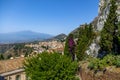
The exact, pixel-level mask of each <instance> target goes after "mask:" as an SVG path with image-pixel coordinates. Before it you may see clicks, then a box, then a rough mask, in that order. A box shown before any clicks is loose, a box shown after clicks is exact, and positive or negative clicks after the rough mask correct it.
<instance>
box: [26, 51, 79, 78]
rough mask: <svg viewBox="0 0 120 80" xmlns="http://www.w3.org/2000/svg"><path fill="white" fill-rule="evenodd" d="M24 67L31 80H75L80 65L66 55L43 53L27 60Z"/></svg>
mask: <svg viewBox="0 0 120 80" xmlns="http://www.w3.org/2000/svg"><path fill="white" fill-rule="evenodd" d="M24 66H25V72H26V74H27V76H28V77H29V78H30V80H75V79H76V78H75V73H76V69H77V66H78V65H77V62H75V61H74V62H73V61H72V60H71V59H70V58H69V57H67V56H65V55H60V54H58V53H49V54H48V53H47V52H43V53H42V54H38V55H36V56H34V57H29V58H27V59H26V60H25V63H24Z"/></svg>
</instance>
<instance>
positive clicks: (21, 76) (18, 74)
mask: <svg viewBox="0 0 120 80" xmlns="http://www.w3.org/2000/svg"><path fill="white" fill-rule="evenodd" d="M23 62H24V57H19V58H16V59H10V60H2V61H0V80H27V79H26V75H25V72H24V69H23Z"/></svg>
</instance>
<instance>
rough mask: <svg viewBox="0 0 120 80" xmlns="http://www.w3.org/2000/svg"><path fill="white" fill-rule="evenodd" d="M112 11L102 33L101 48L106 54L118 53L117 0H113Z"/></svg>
mask: <svg viewBox="0 0 120 80" xmlns="http://www.w3.org/2000/svg"><path fill="white" fill-rule="evenodd" d="M110 3H111V6H110V11H109V14H108V17H107V19H106V22H105V23H104V27H103V29H102V31H101V39H100V47H101V51H105V52H106V53H111V52H114V53H116V52H117V50H116V49H117V47H118V45H117V43H118V40H117V30H118V19H117V13H116V10H117V5H116V0H111V2H110Z"/></svg>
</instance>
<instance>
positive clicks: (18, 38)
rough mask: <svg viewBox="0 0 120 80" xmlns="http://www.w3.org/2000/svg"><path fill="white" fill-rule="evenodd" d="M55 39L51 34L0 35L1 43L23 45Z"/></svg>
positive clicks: (17, 33) (26, 32)
mask: <svg viewBox="0 0 120 80" xmlns="http://www.w3.org/2000/svg"><path fill="white" fill-rule="evenodd" d="M51 37H53V36H52V35H50V34H45V33H37V32H32V31H19V32H11V33H0V43H21V42H29V41H35V40H44V39H48V38H51Z"/></svg>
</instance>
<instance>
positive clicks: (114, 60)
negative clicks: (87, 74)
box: [88, 54, 120, 70]
mask: <svg viewBox="0 0 120 80" xmlns="http://www.w3.org/2000/svg"><path fill="white" fill-rule="evenodd" d="M107 66H116V67H120V55H116V56H115V55H112V54H109V55H107V56H105V57H104V58H103V59H99V58H94V59H92V60H91V61H90V63H89V65H88V68H89V69H93V70H103V69H104V68H105V67H107Z"/></svg>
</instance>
